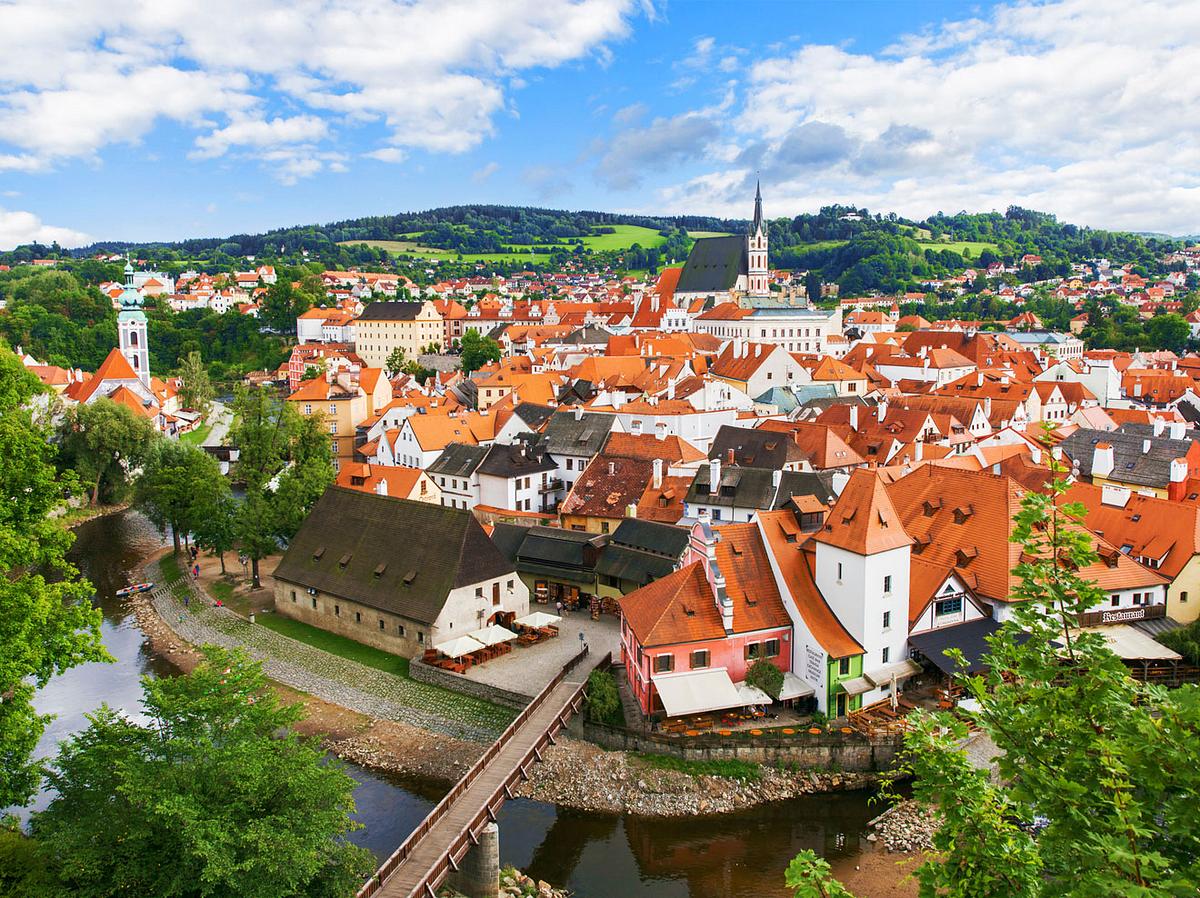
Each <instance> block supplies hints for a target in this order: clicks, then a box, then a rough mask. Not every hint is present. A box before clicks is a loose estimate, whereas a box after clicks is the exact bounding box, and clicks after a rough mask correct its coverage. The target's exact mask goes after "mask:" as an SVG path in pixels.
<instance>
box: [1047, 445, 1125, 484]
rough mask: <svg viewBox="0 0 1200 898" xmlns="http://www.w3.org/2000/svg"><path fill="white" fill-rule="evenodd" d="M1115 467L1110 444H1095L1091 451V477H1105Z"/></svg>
mask: <svg viewBox="0 0 1200 898" xmlns="http://www.w3.org/2000/svg"><path fill="white" fill-rule="evenodd" d="M1055 448H1057V447H1055ZM1115 466H1116V461H1115V459H1114V458H1113V447H1112V443H1097V444H1096V448H1095V449H1094V450H1092V477H1093V478H1095V477H1107V476H1108V475H1109V474H1111V473H1112V470H1113V468H1114V467H1115Z"/></svg>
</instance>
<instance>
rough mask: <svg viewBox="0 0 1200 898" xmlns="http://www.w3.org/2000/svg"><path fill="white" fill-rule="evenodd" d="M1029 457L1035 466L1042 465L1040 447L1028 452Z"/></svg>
mask: <svg viewBox="0 0 1200 898" xmlns="http://www.w3.org/2000/svg"><path fill="white" fill-rule="evenodd" d="M1029 457H1030V458H1031V459H1033V463H1034V464H1035V465H1040V464H1041V463H1042V447H1041V446H1034V447H1032V448H1031V449H1030V450H1029Z"/></svg>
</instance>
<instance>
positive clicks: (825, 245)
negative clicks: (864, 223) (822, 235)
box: [788, 240, 850, 253]
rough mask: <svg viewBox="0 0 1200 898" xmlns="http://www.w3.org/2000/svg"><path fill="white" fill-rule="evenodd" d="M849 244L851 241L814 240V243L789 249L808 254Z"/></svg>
mask: <svg viewBox="0 0 1200 898" xmlns="http://www.w3.org/2000/svg"><path fill="white" fill-rule="evenodd" d="M849 242H850V241H849V240H814V241H813V242H812V243H797V244H796V245H795V246H789V247H788V249H794V250H795V251H796V252H799V253H808V252H813V251H814V250H819V249H837V248H838V247H839V246H845V245H846V244H847V243H849Z"/></svg>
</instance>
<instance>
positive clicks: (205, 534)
mask: <svg viewBox="0 0 1200 898" xmlns="http://www.w3.org/2000/svg"><path fill="white" fill-rule="evenodd" d="M222 482H224V480H223V479H222ZM237 512H238V504H237V502H236V501H235V500H234V498H233V496H232V495H230V492H229V487H228V485H227V484H226V486H225V490H224V492H223V493H218V494H215V495H211V496H208V497H206V498H205V499H204V501H203V503H202V505H201V508H200V514H199V517H198V519H197V520H196V522H195V523H193V524H192V539H193V540H194V541H195V543H196V545H197V546H199V547H200V548H201V549H205V550H207V551H209V552H212V553H213V554H215V555H216V556H217V559H218V560H219V561H220V562H221V573H222V574H224V573H225V553H226V552H228V551H229V550H231V549H232V548H233V547H234V545H235V543H236V542H237V527H236V524H237Z"/></svg>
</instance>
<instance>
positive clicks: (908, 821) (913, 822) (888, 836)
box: [867, 800, 942, 852]
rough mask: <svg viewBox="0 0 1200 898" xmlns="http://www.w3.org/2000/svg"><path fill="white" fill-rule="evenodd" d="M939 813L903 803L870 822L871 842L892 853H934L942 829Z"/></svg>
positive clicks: (920, 805) (916, 804)
mask: <svg viewBox="0 0 1200 898" xmlns="http://www.w3.org/2000/svg"><path fill="white" fill-rule="evenodd" d="M941 823H942V821H941V818H940V817H939V816H938V813H937V812H936V811H935V810H934V809H933V808H930V807H928V806H927V805H924V804H921V803H920V802H918V801H912V800H910V801H901V802H899V803H897V804H895V805H893V806H892V807H890V808H888V809H887V810H886V811H884V812H883V813H882V814H880V815H879V816H878V817H876V818H875V819H874V820H872V821H871V823H870V827H871V829H872V830H873V832H872V833H871V834H870V835H869V836H867V841H869V842H879V843H880V844H882V845H883V847H884V848H886V849H887V850H888V851H889V852H893V851H901V852H912V851H931V850H933V834H934V833H935V832H937V830H938V827H939V826H941Z"/></svg>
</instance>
